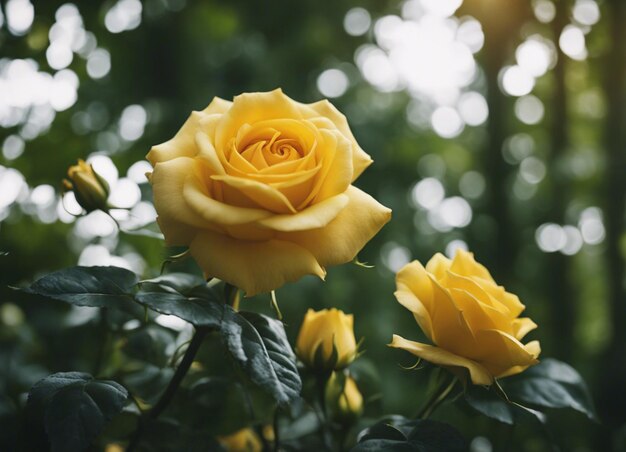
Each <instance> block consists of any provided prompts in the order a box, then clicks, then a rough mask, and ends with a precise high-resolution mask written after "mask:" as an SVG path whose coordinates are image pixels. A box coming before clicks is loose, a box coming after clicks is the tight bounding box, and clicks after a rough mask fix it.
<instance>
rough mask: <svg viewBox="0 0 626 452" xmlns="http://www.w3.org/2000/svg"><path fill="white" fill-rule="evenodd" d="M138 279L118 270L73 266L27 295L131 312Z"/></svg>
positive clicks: (32, 287)
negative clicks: (133, 291) (132, 295)
mask: <svg viewBox="0 0 626 452" xmlns="http://www.w3.org/2000/svg"><path fill="white" fill-rule="evenodd" d="M136 284H137V276H136V275H135V274H134V273H133V272H131V271H129V270H126V269H124V268H118V267H70V268H66V269H63V270H59V271H56V272H53V273H50V274H48V275H46V276H44V277H43V278H41V279H38V280H37V281H35V282H34V283H33V284H31V285H30V286H29V287H27V288H26V289H23V290H24V292H26V293H29V294H34V295H40V296H42V297H46V298H52V299H55V300H61V301H65V302H66V303H70V304H72V305H74V306H90V307H95V308H110V307H112V308H119V309H123V310H132V307H133V304H132V303H131V301H132V298H131V297H130V294H131V293H132V290H133V288H134V286H135V285H136Z"/></svg>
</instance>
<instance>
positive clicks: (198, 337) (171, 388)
mask: <svg viewBox="0 0 626 452" xmlns="http://www.w3.org/2000/svg"><path fill="white" fill-rule="evenodd" d="M208 332H209V330H208V329H206V328H200V327H198V328H196V332H195V334H194V335H193V338H192V339H191V342H190V343H189V347H187V350H186V351H185V355H184V356H183V359H182V361H181V362H180V364H179V365H178V367H177V368H176V372H175V373H174V376H173V377H172V379H171V380H170V382H169V384H168V385H167V388H166V389H165V391H164V392H163V394H162V395H161V397H160V398H159V400H158V401H157V403H156V404H155V405H154V406H153V407H152V408H151V409H150V410H148V411H147V412H146V413H145V414H144V415H143V416H142V417H141V419H140V420H139V424H138V426H137V430H135V432H134V433H133V436H132V437H131V439H130V441H129V443H128V448H127V449H126V452H132V451H133V450H135V449H136V448H137V446H138V445H139V443H140V441H141V435H142V433H143V431H144V429H145V427H146V424H147V423H148V422H149V421H153V420H155V419H157V418H158V417H159V415H160V414H161V413H162V412H163V411H164V410H165V409H166V408H167V406H168V405H169V404H170V402H171V401H172V398H173V397H174V394H175V393H176V391H177V390H178V387H179V386H180V384H181V383H182V381H183V379H184V378H185V375H187V372H188V371H189V368H190V367H191V363H192V362H193V360H194V358H195V356H196V353H198V350H199V349H200V345H202V340H203V339H204V337H205V336H206V334H207V333H208Z"/></svg>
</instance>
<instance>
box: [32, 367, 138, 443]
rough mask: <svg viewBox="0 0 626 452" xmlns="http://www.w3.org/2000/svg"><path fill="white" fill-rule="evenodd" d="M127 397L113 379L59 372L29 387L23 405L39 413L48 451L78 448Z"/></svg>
mask: <svg viewBox="0 0 626 452" xmlns="http://www.w3.org/2000/svg"><path fill="white" fill-rule="evenodd" d="M127 398H128V392H127V391H126V389H125V388H124V387H123V386H121V385H119V384H118V383H116V382H114V381H108V380H94V378H93V377H92V376H91V375H89V374H86V373H81V372H61V373H57V374H53V375H50V376H48V377H46V378H44V379H43V380H40V381H39V382H37V383H36V384H35V385H34V386H33V387H32V389H31V390H30V392H29V394H28V405H27V409H29V410H30V412H31V413H36V414H38V415H39V416H41V418H40V421H41V422H43V426H44V428H45V431H46V433H47V436H48V440H49V442H50V450H51V451H52V452H62V451H68V450H72V451H81V450H85V449H87V448H88V447H89V445H90V444H91V443H92V442H93V440H94V439H95V438H96V436H98V434H99V433H100V432H101V431H102V429H103V427H104V426H105V424H106V423H107V422H108V421H109V420H111V418H113V416H114V415H116V414H117V413H119V412H120V411H121V410H122V408H123V407H124V405H125V403H126V399H127Z"/></svg>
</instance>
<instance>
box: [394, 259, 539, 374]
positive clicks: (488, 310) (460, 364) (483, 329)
mask: <svg viewBox="0 0 626 452" xmlns="http://www.w3.org/2000/svg"><path fill="white" fill-rule="evenodd" d="M396 284H397V291H396V293H395V295H396V298H397V299H398V301H399V302H400V304H402V305H403V306H404V307H405V308H407V309H408V310H409V311H411V312H412V313H413V315H414V316H415V320H416V321H417V323H418V325H419V326H420V328H421V329H422V331H423V332H424V334H425V335H426V336H427V337H428V339H430V340H431V341H432V342H433V343H434V344H436V346H433V345H426V344H422V343H419V342H413V341H409V340H406V339H404V338H402V337H400V336H397V335H394V336H393V341H392V343H391V344H390V346H391V347H395V348H401V349H404V350H406V351H409V352H411V353H412V354H414V355H416V356H419V357H420V358H423V359H424V360H426V361H429V362H431V363H433V364H437V365H440V366H444V367H448V368H450V369H451V370H455V369H459V368H466V369H467V370H468V371H469V374H470V378H471V380H472V383H474V384H480V385H490V384H492V383H493V380H494V378H500V377H506V376H509V375H514V374H517V373H519V372H522V371H523V370H525V369H526V368H528V367H529V366H532V365H534V364H537V362H538V360H537V357H538V356H539V353H540V351H541V348H540V346H539V342H538V341H532V342H529V343H527V344H526V345H524V344H522V343H521V342H520V341H521V340H522V338H523V337H524V336H525V335H526V333H528V332H529V331H531V330H532V329H534V328H536V327H537V325H536V324H535V323H534V322H533V321H532V320H530V319H529V318H527V317H524V318H520V317H519V315H520V313H521V312H522V311H523V310H524V305H523V304H522V303H521V302H520V301H519V298H517V296H515V295H513V294H511V293H509V292H507V291H506V290H504V288H503V287H501V286H498V285H497V284H496V283H495V281H494V280H493V278H492V277H491V275H490V274H489V271H488V270H487V269H486V268H485V267H483V266H482V265H480V264H479V263H477V262H476V261H475V260H474V256H473V254H471V253H468V252H466V251H462V250H459V251H458V252H457V254H456V255H455V257H454V259H453V260H450V259H447V258H446V257H444V256H442V255H441V254H436V255H435V256H434V257H433V258H432V259H431V260H430V261H429V262H428V264H427V265H426V268H424V267H423V266H422V265H421V264H420V263H419V262H417V261H413V262H411V263H409V264H407V265H406V266H405V267H404V268H402V269H401V270H400V271H399V272H398V274H397V276H396Z"/></svg>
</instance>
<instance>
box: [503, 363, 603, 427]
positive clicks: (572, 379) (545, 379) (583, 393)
mask: <svg viewBox="0 0 626 452" xmlns="http://www.w3.org/2000/svg"><path fill="white" fill-rule="evenodd" d="M502 387H503V388H504V390H505V391H506V393H507V395H508V396H509V398H510V399H511V400H514V401H519V402H521V403H525V404H528V405H530V406H534V407H539V408H570V409H573V410H576V411H579V412H581V413H583V414H585V415H586V416H587V417H589V418H590V419H593V420H597V416H596V412H595V409H594V406H593V401H592V399H591V395H590V394H589V390H588V389H587V385H586V384H585V382H584V380H583V379H582V377H581V376H580V374H579V373H578V372H576V370H575V369H574V368H573V367H571V366H570V365H568V364H566V363H563V362H561V361H557V360H556V359H550V358H549V359H545V360H542V361H541V362H540V363H539V364H537V365H536V366H533V367H531V368H529V369H527V370H526V371H524V372H523V373H521V374H519V375H516V376H514V377H511V378H507V379H506V380H503V381H502Z"/></svg>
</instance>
